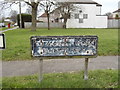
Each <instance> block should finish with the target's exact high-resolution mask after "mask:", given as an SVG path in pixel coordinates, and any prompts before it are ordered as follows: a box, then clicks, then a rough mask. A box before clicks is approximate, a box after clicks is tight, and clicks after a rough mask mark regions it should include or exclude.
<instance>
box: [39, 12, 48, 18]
mask: <svg viewBox="0 0 120 90" xmlns="http://www.w3.org/2000/svg"><path fill="white" fill-rule="evenodd" d="M39 17H47V14H46V13H43V14H42V15H41V16H39Z"/></svg>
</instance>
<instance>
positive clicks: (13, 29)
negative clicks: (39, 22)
mask: <svg viewBox="0 0 120 90" xmlns="http://www.w3.org/2000/svg"><path fill="white" fill-rule="evenodd" d="M18 28H19V27H18V26H17V27H14V28H10V29H6V30H3V31H0V33H3V32H6V31H9V30H14V29H18Z"/></svg>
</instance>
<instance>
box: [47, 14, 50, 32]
mask: <svg viewBox="0 0 120 90" xmlns="http://www.w3.org/2000/svg"><path fill="white" fill-rule="evenodd" d="M47 19H48V30H50V15H49V13H47Z"/></svg>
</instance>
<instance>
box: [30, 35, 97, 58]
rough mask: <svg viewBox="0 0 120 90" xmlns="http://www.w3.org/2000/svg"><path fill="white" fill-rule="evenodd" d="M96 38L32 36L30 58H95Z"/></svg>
mask: <svg viewBox="0 0 120 90" xmlns="http://www.w3.org/2000/svg"><path fill="white" fill-rule="evenodd" d="M97 42H98V37H97V36H32V37H31V45H32V56H33V57H49V56H50V57H51V56H96V55H97Z"/></svg>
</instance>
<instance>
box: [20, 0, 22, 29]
mask: <svg viewBox="0 0 120 90" xmlns="http://www.w3.org/2000/svg"><path fill="white" fill-rule="evenodd" d="M19 19H20V21H19V22H20V28H22V16H21V2H20V0H19Z"/></svg>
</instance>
